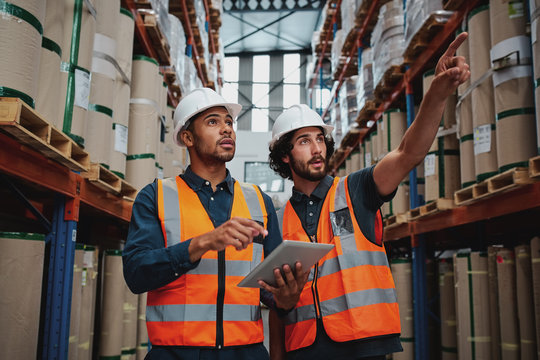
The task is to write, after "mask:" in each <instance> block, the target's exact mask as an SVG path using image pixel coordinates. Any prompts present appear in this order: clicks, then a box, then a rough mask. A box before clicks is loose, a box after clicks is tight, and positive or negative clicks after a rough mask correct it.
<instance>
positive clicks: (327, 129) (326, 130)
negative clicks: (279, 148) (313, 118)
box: [268, 124, 334, 150]
mask: <svg viewBox="0 0 540 360" xmlns="http://www.w3.org/2000/svg"><path fill="white" fill-rule="evenodd" d="M306 127H322V128H323V129H324V135H325V136H326V135H331V134H332V131H334V127H333V126H332V125H326V124H324V125H315V124H313V125H306V126H302V127H299V128H295V129H289V130H287V131H282V132H280V133H279V134H278V135H277V136H276V137H274V138H272V140H270V142H269V143H268V145H269V146H270V150H272V149H273V147H274V144H275V143H276V142H278V140H279V139H281V138H282V137H283V136H285V135H287V134H288V133H290V132H294V131H296V130H300V129H303V128H306Z"/></svg>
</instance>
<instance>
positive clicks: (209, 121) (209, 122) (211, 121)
mask: <svg viewBox="0 0 540 360" xmlns="http://www.w3.org/2000/svg"><path fill="white" fill-rule="evenodd" d="M208 124H210V125H214V124H216V120H208Z"/></svg>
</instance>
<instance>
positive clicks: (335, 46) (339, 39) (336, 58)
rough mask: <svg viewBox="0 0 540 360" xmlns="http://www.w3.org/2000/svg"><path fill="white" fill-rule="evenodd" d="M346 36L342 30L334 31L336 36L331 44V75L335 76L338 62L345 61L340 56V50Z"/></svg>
mask: <svg viewBox="0 0 540 360" xmlns="http://www.w3.org/2000/svg"><path fill="white" fill-rule="evenodd" d="M346 37H347V34H346V33H345V31H343V30H338V31H336V36H335V37H334V41H333V42H332V74H335V73H336V71H337V69H338V67H339V64H340V62H342V61H345V60H344V57H342V56H341V50H342V49H343V43H344V42H345V39H346Z"/></svg>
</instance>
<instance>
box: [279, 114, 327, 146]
mask: <svg viewBox="0 0 540 360" xmlns="http://www.w3.org/2000/svg"><path fill="white" fill-rule="evenodd" d="M310 126H317V127H322V128H323V129H324V135H328V134H330V133H332V130H334V127H333V126H331V125H326V124H325V123H324V121H323V119H322V118H321V116H320V115H319V114H318V113H317V112H316V111H314V110H312V109H311V108H310V107H309V106H307V105H305V104H299V105H293V106H291V107H290V108H288V109H287V110H285V111H284V112H283V113H281V115H279V116H278V118H277V119H276V121H275V122H274V127H273V128H272V140H270V149H272V148H273V147H274V144H275V143H276V141H278V140H279V139H280V138H281V137H282V136H283V135H285V134H288V133H290V132H291V131H295V130H298V129H301V128H304V127H310Z"/></svg>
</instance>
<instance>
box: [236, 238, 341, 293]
mask: <svg viewBox="0 0 540 360" xmlns="http://www.w3.org/2000/svg"><path fill="white" fill-rule="evenodd" d="M333 247H334V245H332V244H319V243H308V242H305V241H294V240H283V242H282V243H281V244H280V245H279V246H278V247H277V248H275V249H274V251H272V253H271V254H270V255H268V257H267V258H266V259H264V261H263V262H262V263H260V264H259V265H257V266H256V267H255V269H253V270H252V271H251V272H250V273H249V274H247V276H246V277H245V278H244V279H242V281H240V282H239V283H238V286H240V287H252V288H260V287H261V286H260V285H259V283H258V281H259V280H263V281H264V282H266V283H267V284H269V285H271V286H276V280H275V277H274V269H276V268H280V269H281V267H282V266H283V265H285V264H289V266H290V267H291V269H293V270H294V269H295V264H296V262H298V261H299V262H301V263H302V268H303V269H310V268H311V267H312V266H313V265H314V264H315V263H316V262H317V261H319V259H320V258H322V257H323V256H324V255H326V254H327V253H328V252H329V251H330V250H332V248H333Z"/></svg>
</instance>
